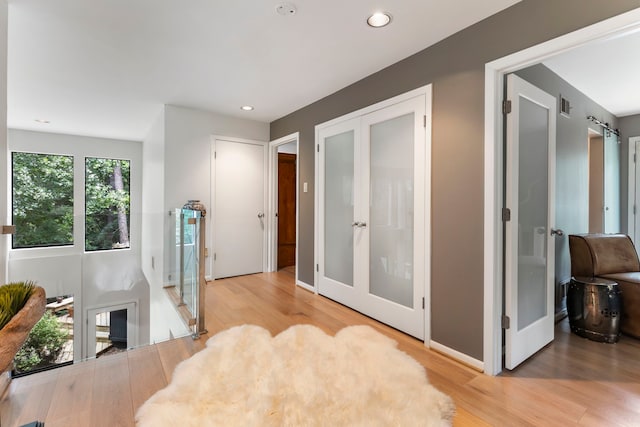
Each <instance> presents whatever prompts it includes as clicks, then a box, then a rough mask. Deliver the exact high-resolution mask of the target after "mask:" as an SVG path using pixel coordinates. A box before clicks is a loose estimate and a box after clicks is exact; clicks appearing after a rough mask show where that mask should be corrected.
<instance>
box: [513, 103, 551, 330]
mask: <svg viewBox="0 0 640 427" xmlns="http://www.w3.org/2000/svg"><path fill="white" fill-rule="evenodd" d="M519 114H520V129H519V141H520V147H519V155H518V163H519V166H518V167H519V171H520V176H519V178H518V179H519V180H518V213H519V218H518V234H519V236H518V330H521V329H523V328H525V327H527V326H528V325H530V324H531V323H533V322H535V321H536V320H538V319H540V318H542V317H544V316H545V315H546V314H547V312H546V308H547V300H546V299H547V239H548V237H547V236H548V235H549V233H547V212H548V195H549V192H548V179H547V173H548V169H549V168H548V160H547V159H548V155H549V154H548V151H547V150H548V144H547V139H548V133H549V119H548V111H547V109H545V108H544V107H541V106H540V105H537V104H534V103H533V102H531V101H529V100H527V99H525V98H521V99H520V113H519Z"/></svg>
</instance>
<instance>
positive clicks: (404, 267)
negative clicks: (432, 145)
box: [318, 95, 428, 339]
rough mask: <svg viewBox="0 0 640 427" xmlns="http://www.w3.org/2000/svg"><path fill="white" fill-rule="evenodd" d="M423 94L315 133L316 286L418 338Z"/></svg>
mask: <svg viewBox="0 0 640 427" xmlns="http://www.w3.org/2000/svg"><path fill="white" fill-rule="evenodd" d="M425 113H426V95H419V96H417V97H414V98H410V99H408V100H406V101H402V102H399V103H396V104H393V105H391V106H388V107H386V108H381V109H379V110H377V111H374V112H372V113H369V114H365V115H362V116H359V117H356V118H354V119H351V120H345V121H344V122H339V123H337V124H334V125H332V126H328V127H324V128H322V129H321V130H320V131H319V135H318V136H319V139H318V149H319V154H318V156H319V163H318V164H319V176H318V178H319V182H318V191H319V193H318V194H319V198H318V205H319V206H318V220H319V228H318V240H319V244H318V247H319V253H318V261H319V263H318V291H319V293H320V294H322V295H325V296H327V297H329V298H332V299H334V300H336V301H338V302H340V303H342V304H345V305H347V306H349V307H351V308H353V309H355V310H358V311H360V312H362V313H364V314H367V315H369V316H371V317H373V318H375V319H377V320H380V321H382V322H384V323H387V324H389V325H391V326H393V327H395V328H397V329H400V330H402V331H404V332H406V333H408V334H410V335H413V336H415V337H417V338H420V339H424V335H425V333H424V330H425V320H424V305H423V298H424V292H425V280H426V277H427V266H428V260H427V259H426V258H427V257H426V246H425V245H426V232H427V229H426V226H425V223H426V215H427V212H426V209H425V202H426V197H427V196H428V195H427V188H426V179H427V173H428V169H427V167H428V165H427V160H426V159H427V143H426V142H427V141H426V135H427V134H426V130H425V128H426V125H425V122H426V120H425V119H424V117H425Z"/></svg>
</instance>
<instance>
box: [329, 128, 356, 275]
mask: <svg viewBox="0 0 640 427" xmlns="http://www.w3.org/2000/svg"><path fill="white" fill-rule="evenodd" d="M354 137H355V133H354V131H353V130H350V131H347V132H343V133H340V134H337V135H333V136H329V137H327V138H325V140H324V146H325V160H324V168H325V171H324V172H325V173H324V274H325V276H326V277H328V278H330V279H333V280H335V281H337V282H340V283H342V284H344V285H348V286H353V271H354V269H353V227H352V225H351V224H352V222H353V218H354V212H353V208H354V182H353V178H354Z"/></svg>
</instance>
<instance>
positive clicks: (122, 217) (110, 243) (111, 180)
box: [85, 157, 130, 251]
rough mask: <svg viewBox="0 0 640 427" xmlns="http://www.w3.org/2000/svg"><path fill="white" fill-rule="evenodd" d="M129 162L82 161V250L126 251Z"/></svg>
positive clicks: (91, 159)
mask: <svg viewBox="0 0 640 427" xmlns="http://www.w3.org/2000/svg"><path fill="white" fill-rule="evenodd" d="M129 175H130V162H129V160H116V159H101V158H95V157H87V158H86V161H85V214H86V215H85V250H87V251H97V250H106V249H122V248H128V247H129V225H128V224H129V204H130V203H129V202H130V193H129Z"/></svg>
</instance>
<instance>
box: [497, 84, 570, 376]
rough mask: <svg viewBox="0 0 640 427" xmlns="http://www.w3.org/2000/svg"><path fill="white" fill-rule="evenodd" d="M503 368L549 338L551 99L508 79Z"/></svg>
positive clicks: (552, 215)
mask: <svg viewBox="0 0 640 427" xmlns="http://www.w3.org/2000/svg"><path fill="white" fill-rule="evenodd" d="M507 96H508V99H509V100H510V101H511V105H512V110H511V113H509V114H508V115H507V149H506V156H507V162H506V170H507V173H506V180H507V187H506V208H507V209H509V210H510V219H509V220H508V221H506V222H505V237H506V240H505V280H506V283H505V315H506V316H507V317H508V319H509V326H508V327H507V328H506V330H505V346H506V348H505V367H506V368H507V369H514V368H515V367H516V366H518V365H519V364H520V363H522V362H523V361H524V360H526V359H527V358H529V357H530V356H531V355H533V354H534V353H535V352H537V351H538V350H540V349H541V348H542V347H544V346H545V345H546V344H548V343H549V342H551V341H552V340H553V336H554V334H553V322H554V299H553V298H554V275H555V268H554V262H555V242H554V237H553V236H554V235H558V236H561V235H562V231H561V230H556V229H554V228H553V227H554V224H555V164H556V150H555V139H556V99H555V98H554V97H552V96H551V95H549V94H547V93H546V92H543V91H542V90H540V89H538V88H537V87H535V86H533V85H531V84H529V83H527V82H526V81H524V80H522V79H521V78H519V77H517V76H515V75H513V74H511V75H509V76H508V77H507Z"/></svg>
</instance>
